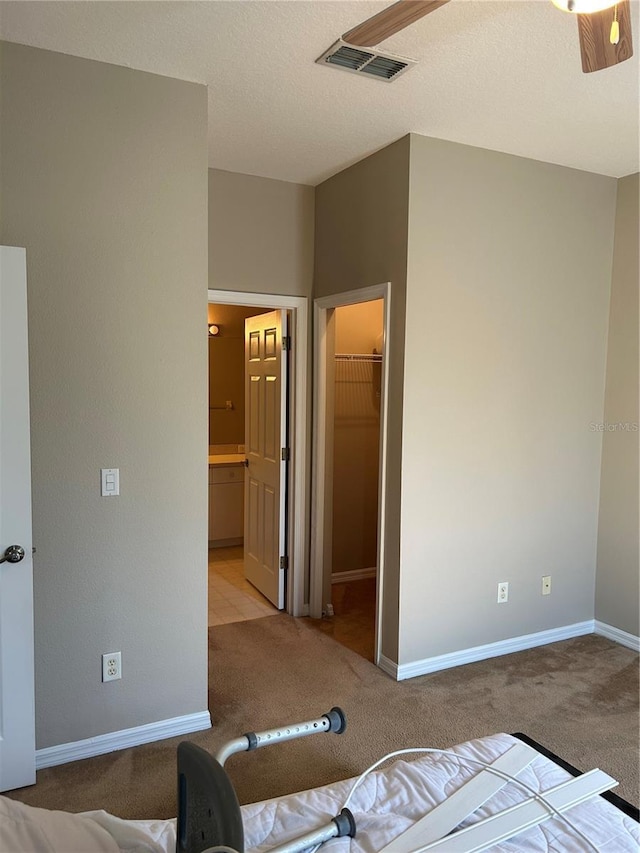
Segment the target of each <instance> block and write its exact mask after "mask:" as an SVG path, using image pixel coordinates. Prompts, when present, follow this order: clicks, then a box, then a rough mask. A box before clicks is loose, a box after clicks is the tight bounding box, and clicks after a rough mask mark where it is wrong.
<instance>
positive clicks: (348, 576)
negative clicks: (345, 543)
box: [331, 566, 376, 583]
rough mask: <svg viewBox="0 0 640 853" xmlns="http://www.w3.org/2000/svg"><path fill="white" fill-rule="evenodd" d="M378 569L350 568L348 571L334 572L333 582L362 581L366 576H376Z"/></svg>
mask: <svg viewBox="0 0 640 853" xmlns="http://www.w3.org/2000/svg"><path fill="white" fill-rule="evenodd" d="M375 576H376V569H375V566H374V568H373V569H350V570H349V571H348V572H333V574H332V575H331V583H349V581H361V580H364V579H365V578H375Z"/></svg>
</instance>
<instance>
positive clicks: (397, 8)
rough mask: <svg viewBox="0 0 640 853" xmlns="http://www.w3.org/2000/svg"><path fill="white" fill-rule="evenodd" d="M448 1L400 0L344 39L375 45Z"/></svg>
mask: <svg viewBox="0 0 640 853" xmlns="http://www.w3.org/2000/svg"><path fill="white" fill-rule="evenodd" d="M448 2H449V0H399V2H398V3H394V4H393V5H392V6H387V8H386V9H383V10H382V12H378V14H377V15H374V16H373V17H371V18H369V19H368V20H366V21H363V22H362V23H361V24H358V26H357V27H354V28H353V29H352V30H349V32H348V33H345V34H344V35H343V36H342V39H343V41H346V42H348V43H349V44H352V45H354V46H355V47H373V46H374V45H376V44H379V43H380V42H381V41H384V40H385V39H387V38H389V36H392V35H394V34H395V33H398V32H400V30H403V29H404V28H405V27H408V26H409V25H410V24H413V23H415V21H418V20H420V18H423V17H424V16H425V15H428V14H429V12H435V10H436V9H439V8H440V6H444V4H445V3H448ZM627 2H628V0H627Z"/></svg>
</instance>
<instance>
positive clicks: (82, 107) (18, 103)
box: [0, 43, 207, 747]
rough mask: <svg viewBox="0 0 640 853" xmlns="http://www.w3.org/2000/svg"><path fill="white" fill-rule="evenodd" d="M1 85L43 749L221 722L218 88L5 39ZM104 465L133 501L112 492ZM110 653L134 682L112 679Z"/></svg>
mask: <svg viewBox="0 0 640 853" xmlns="http://www.w3.org/2000/svg"><path fill="white" fill-rule="evenodd" d="M1 74H2V105H1V106H2V116H1V122H0V124H1V126H2V137H1V145H2V162H1V174H0V180H1V186H2V231H1V234H0V242H2V243H7V244H12V245H18V246H26V249H27V275H28V297H29V343H30V380H31V417H32V434H31V441H32V454H33V458H32V471H33V527H34V542H35V544H36V546H37V549H38V550H37V555H36V557H35V558H34V571H35V640H36V708H37V745H38V747H48V746H52V745H54V744H60V743H65V742H70V741H76V740H80V739H82V738H89V737H92V736H94V735H99V734H102V733H105V732H110V731H116V730H120V729H124V728H127V727H131V726H138V725H142V724H145V723H150V722H153V721H156V720H163V719H167V718H171V717H176V716H181V715H184V714H190V713H195V712H202V711H205V710H206V708H207V606H206V600H207V597H206V584H207V553H206V548H207V467H206V462H205V457H206V451H207V400H206V386H207V344H206V334H205V332H204V317H205V313H206V287H207V187H206V181H207V146H206V134H207V94H206V89H205V87H204V86H198V85H194V84H191V83H184V82H180V81H177V80H172V79H169V78H167V77H157V76H154V75H151V74H144V73H140V72H136V71H132V70H130V69H126V68H120V67H117V66H114V65H107V64H103V63H98V62H92V61H87V60H84V59H77V58H74V57H71V56H64V55H62V54H56V53H51V52H48V51H42V50H38V49H34V48H28V47H23V46H20V45H15V44H6V43H5V44H2V46H1ZM101 467H119V468H120V489H121V494H120V496H119V497H111V498H102V497H100V490H99V484H100V468H101ZM116 650H121V651H122V669H123V678H122V680H121V681H118V682H113V683H109V684H102V683H101V680H100V672H101V657H100V656H101V654H102V653H103V652H109V651H116Z"/></svg>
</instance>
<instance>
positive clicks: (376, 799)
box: [0, 734, 640, 853]
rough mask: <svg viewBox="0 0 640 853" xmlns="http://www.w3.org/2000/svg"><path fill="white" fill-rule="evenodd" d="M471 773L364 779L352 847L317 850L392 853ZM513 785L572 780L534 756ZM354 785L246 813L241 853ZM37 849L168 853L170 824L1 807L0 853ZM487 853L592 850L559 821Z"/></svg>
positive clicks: (413, 764) (485, 747) (605, 811)
mask: <svg viewBox="0 0 640 853" xmlns="http://www.w3.org/2000/svg"><path fill="white" fill-rule="evenodd" d="M516 742H517V741H516V740H515V738H513V737H512V736H511V735H507V734H496V735H491V736H489V737H484V738H480V739H478V740H473V741H467V742H466V743H463V744H460V745H458V746H455V747H452V748H451V749H452V751H453V752H455V753H456V754H457V755H459V756H460V757H461V759H464V757H465V756H466V757H469V758H472V759H479V760H481V761H486V762H491V761H494V760H495V759H496V758H497V757H498V756H500V755H502V754H503V753H505V752H506V751H507V750H508V749H509V748H510V747H511V746H512V745H513V744H514V743H516ZM477 773H478V768H477V767H475V766H473V765H471V764H465V763H464V761H460V762H458V761H457V760H456V759H454V758H449V757H445V756H435V755H427V756H424V757H420V758H417V759H415V760H406V761H405V760H400V761H395V762H394V763H393V764H390V765H389V766H386V767H383V768H381V769H379V770H377V771H375V772H373V773H372V774H371V775H369V776H368V777H367V778H366V779H365V780H364V782H363V783H362V784H361V786H360V787H359V788H358V790H357V791H356V793H355V795H354V796H353V798H352V800H351V803H350V806H349V807H350V809H351V811H352V812H353V814H354V816H355V819H356V823H357V834H356V837H355V838H336V839H332V840H331V841H329V842H327V843H326V844H325V845H324V846H323V848H322V849H323V850H324V851H326V853H376V851H380V850H382V849H383V848H384V847H385V846H386V845H391V849H393V841H394V839H396V838H397V837H398V836H399V835H400V834H401V833H403V832H404V831H405V830H406V829H408V828H409V827H410V826H412V825H413V824H414V823H415V822H416V821H418V820H420V818H422V817H423V816H424V815H425V814H426V813H427V812H429V811H430V810H431V809H433V808H434V806H436V805H437V804H438V803H441V802H442V801H443V800H445V799H446V798H447V797H449V796H450V795H451V794H452V793H453V792H455V791H456V790H458V789H459V788H460V787H461V786H462V785H463V784H464V783H465V782H467V781H468V780H469V779H470V778H472V777H473V776H475V775H476V774H477ZM518 778H520V779H522V781H523V782H525V783H526V784H527V785H529V786H530V787H532V788H533V789H534V790H536V791H539V792H541V793H544V791H547V790H549V789H550V788H551V787H553V786H555V785H557V784H559V783H561V782H563V781H565V780H567V779H569V778H571V777H570V774H569V773H568V772H567V771H566V770H563V769H562V768H561V767H559V766H558V765H557V764H555V763H554V762H552V761H551V760H549V759H548V758H546V757H544V756H543V755H538V756H537V757H536V758H535V759H534V760H533V762H532V763H531V764H530V765H529V766H528V767H527V768H526V769H525V770H523V771H521V773H520V774H518ZM353 781H354V780H344V781H341V782H337V783H334V784H331V785H325V786H323V787H320V788H314V789H311V790H309V791H303V792H300V793H297V794H291V795H288V796H283V797H277V798H275V799H271V800H266V801H263V802H260V803H254V804H251V805H247V806H243V807H242V818H243V824H244V830H245V847H246V850H247V851H251V853H263V851H267V850H269V849H270V848H271V847H273V846H275V845H277V844H282V843H283V842H285V841H287V840H289V839H291V838H295V837H296V836H298V835H302V834H303V833H305V832H308V831H309V830H310V829H313V828H314V827H315V826H321V825H323V824H325V823H326V822H327V820H328V819H330V818H331V817H333V816H334V815H336V814H337V813H338V812H339V811H340V809H341V808H342V806H343V804H344V802H345V800H346V798H347V795H348V794H349V792H350V790H351V787H352V785H353ZM528 796H529V795H528V794H527V793H526V792H524V791H523V790H522V789H520V788H518V787H517V786H515V785H513V784H511V783H508V784H506V785H505V786H504V787H503V788H502V789H501V790H500V791H499V792H498V793H497V794H495V795H494V796H492V797H491V798H490V799H489V800H488V801H487V802H486V803H485V804H484V805H483V806H481V807H480V808H479V809H478V810H477V811H476V812H474V814H473V815H472V816H471V817H470V818H467V819H466V820H465V821H464V823H463V824H462V825H463V826H465V825H468V824H470V823H473V822H475V821H478V820H481V819H482V818H484V817H487V816H489V815H490V814H493V813H495V812H497V811H501V810H503V809H505V808H508V807H510V806H512V805H515V804H516V803H518V802H521V801H522V800H523V799H526V798H527V797H528ZM567 814H568V816H569V817H570V819H571V821H572V822H573V823H574V824H575V825H576V826H577V827H578V829H580V830H581V831H582V832H583V833H584V834H585V835H586V836H587V837H588V838H589V839H590V841H591V842H592V843H593V845H594V847H595V848H596V849H597V850H598V851H600V853H626V851H629V853H638V850H639V849H640V832H639V825H638V823H637V822H636V821H635V820H633V819H632V818H631V817H629V816H627V815H626V814H624V813H623V812H622V811H620V810H619V809H618V808H616V807H615V806H614V805H612V804H611V803H609V802H607V801H605V800H604V799H603V798H602V797H598V796H596V797H594V798H592V799H591V800H589V801H588V802H586V803H583V804H581V805H578V806H575V807H574V808H573V809H571V810H570V811H569V812H568V813H567ZM45 841H46V843H47V844H48V845H49V846H48V847H47V846H45V844H44V842H45ZM12 845H13V846H12ZM42 849H52V850H56V851H64V853H72V851H78V853H80V851H82V853H90V851H96V853H118V851H121V853H122V852H123V851H126V853H174V851H175V821H157V820H156V821H124V820H120V819H119V818H117V817H114V816H113V815H110V814H107V813H106V812H86V813H84V814H82V815H68V814H65V813H62V812H47V811H44V810H41V809H32V808H30V807H27V806H24V805H22V804H20V803H16V802H14V801H12V800H8V799H5V798H0V851H2V853H14V851H15V853H29V851H31V850H34V851H35V850H42ZM490 849H491V851H492V853H499V851H500V853H573V851H576V853H578V851H582V850H589V848H588V847H587V846H586V844H585V843H584V841H582V840H581V839H580V838H578V837H577V836H575V835H574V834H573V832H572V830H571V829H570V828H569V827H567V826H566V825H565V824H564V823H563V822H562V821H560V820H559V819H556V818H554V819H549V820H546V821H545V822H544V823H542V824H540V825H539V826H536V827H533V828H531V829H529V830H527V831H525V832H523V833H521V834H520V835H518V836H517V837H515V838H513V839H510V840H508V841H503V842H501V843H500V844H497V845H493V846H492V847H491V848H490Z"/></svg>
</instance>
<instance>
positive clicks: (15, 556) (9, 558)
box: [0, 545, 24, 563]
mask: <svg viewBox="0 0 640 853" xmlns="http://www.w3.org/2000/svg"><path fill="white" fill-rule="evenodd" d="M20 560H24V548H23V547H22V545H9V547H8V548H7V550H6V551H5V552H4V556H2V557H0V563H4V562H7V563H19V562H20Z"/></svg>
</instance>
